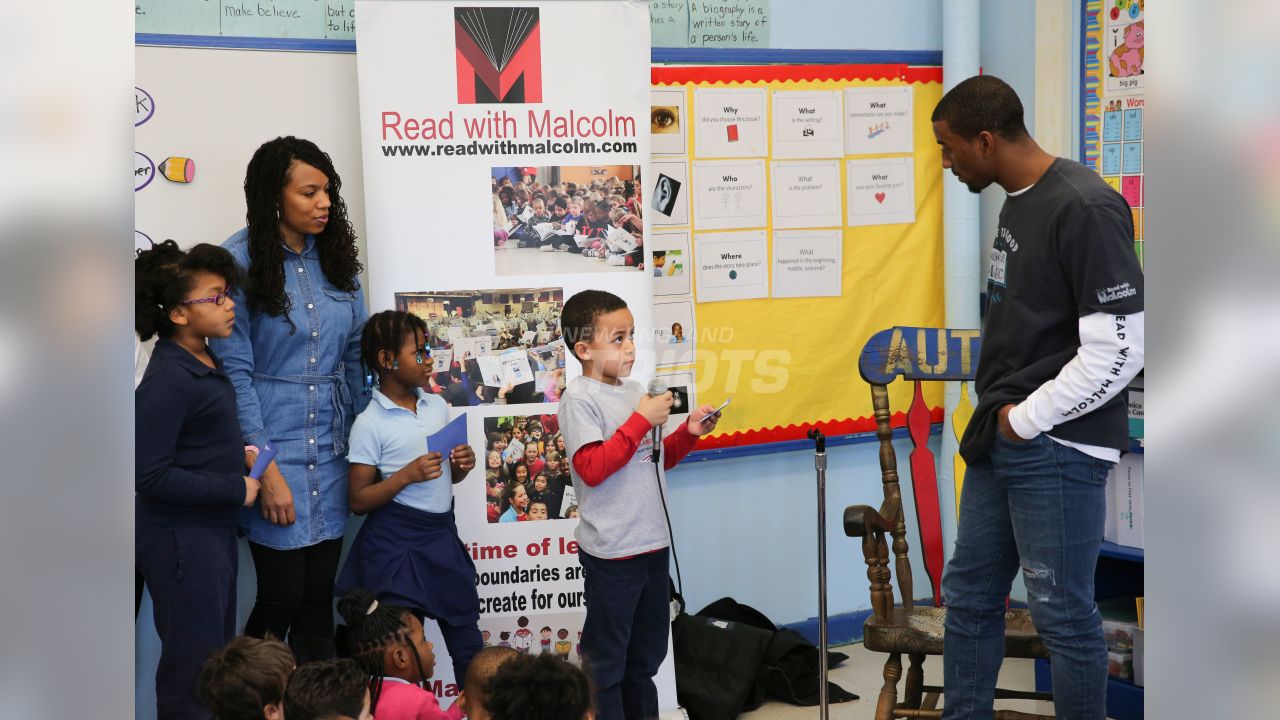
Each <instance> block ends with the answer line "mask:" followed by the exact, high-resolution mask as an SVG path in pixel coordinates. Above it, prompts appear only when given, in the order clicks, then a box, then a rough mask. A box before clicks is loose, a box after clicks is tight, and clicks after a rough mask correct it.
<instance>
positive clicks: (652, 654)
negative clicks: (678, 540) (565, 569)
mask: <svg viewBox="0 0 1280 720" xmlns="http://www.w3.org/2000/svg"><path fill="white" fill-rule="evenodd" d="M669 558H670V550H669V549H668V548H663V549H661V550H659V551H658V552H653V553H645V554H644V555H637V556H635V557H631V558H627V559H625V560H602V559H600V558H597V557H592V556H591V555H588V554H587V553H585V552H582V551H579V552H578V561H579V562H581V563H582V572H583V586H584V587H583V591H584V592H585V594H586V601H587V619H586V620H585V621H584V622H583V625H582V654H583V658H584V661H585V663H586V670H587V672H588V673H590V674H591V679H592V681H593V682H594V683H595V686H596V715H595V716H596V719H597V720H623V719H624V718H625V720H644V719H647V718H656V717H657V716H658V688H657V686H656V685H654V683H653V677H654V676H655V675H657V674H658V667H659V666H660V665H662V660H663V659H664V658H665V657H666V656H667V635H668V633H669V632H670V631H671V604H670V603H671V591H670V586H669V583H670V579H669V578H670V570H669V567H670V565H669V563H670V560H669Z"/></svg>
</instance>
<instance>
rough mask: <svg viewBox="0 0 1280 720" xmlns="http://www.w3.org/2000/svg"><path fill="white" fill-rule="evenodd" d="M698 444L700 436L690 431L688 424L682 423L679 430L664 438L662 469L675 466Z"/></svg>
mask: <svg viewBox="0 0 1280 720" xmlns="http://www.w3.org/2000/svg"><path fill="white" fill-rule="evenodd" d="M697 444H698V436H697V435H694V434H693V433H691V432H689V426H688V425H681V426H680V429H679V430H677V431H675V432H673V433H671V434H670V435H668V436H666V437H665V438H663V439H662V469H663V470H670V469H671V468H673V467H675V466H676V463H678V462H680V461H681V460H683V459H684V458H685V456H686V455H688V454H689V453H690V452H692V451H693V448H694V446H695V445H697Z"/></svg>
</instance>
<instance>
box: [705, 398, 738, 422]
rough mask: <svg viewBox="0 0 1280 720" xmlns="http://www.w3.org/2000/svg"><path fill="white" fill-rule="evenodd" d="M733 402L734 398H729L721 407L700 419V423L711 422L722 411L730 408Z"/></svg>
mask: <svg viewBox="0 0 1280 720" xmlns="http://www.w3.org/2000/svg"><path fill="white" fill-rule="evenodd" d="M732 401H733V398H729V399H728V400H725V401H724V402H723V403H721V404H720V407H718V408H716V409H715V410H713V411H711V412H709V413H707V414H706V415H703V416H702V417H700V418H698V422H706V421H707V420H710V419H711V418H712V417H714V416H716V415H719V414H720V411H721V410H723V409H725V408H726V407H728V406H729V403H730V402H732Z"/></svg>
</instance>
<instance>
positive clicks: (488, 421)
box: [484, 415, 577, 523]
mask: <svg viewBox="0 0 1280 720" xmlns="http://www.w3.org/2000/svg"><path fill="white" fill-rule="evenodd" d="M484 434H485V452H484V458H485V461H484V475H485V477H484V479H485V514H486V515H485V516H486V519H487V521H488V522H489V523H506V522H530V521H535V520H562V519H568V518H570V517H574V516H576V512H575V513H574V515H572V516H571V515H570V514H569V511H570V510H571V509H573V510H576V507H577V497H576V495H575V494H574V490H573V481H572V480H571V479H570V478H569V466H568V460H567V458H566V453H565V442H564V437H562V436H561V435H560V423H559V420H558V419H557V418H556V416H555V415H525V416H503V417H489V418H485V419H484Z"/></svg>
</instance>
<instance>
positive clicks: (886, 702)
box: [875, 653, 902, 720]
mask: <svg viewBox="0 0 1280 720" xmlns="http://www.w3.org/2000/svg"><path fill="white" fill-rule="evenodd" d="M901 678H902V655H901V654H900V653H889V659H888V660H886V661H885V663H884V687H882V688H880V699H879V701H878V702H877V703H876V718H875V720H893V710H894V707H895V706H896V705H897V704H898V680H900V679H901Z"/></svg>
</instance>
